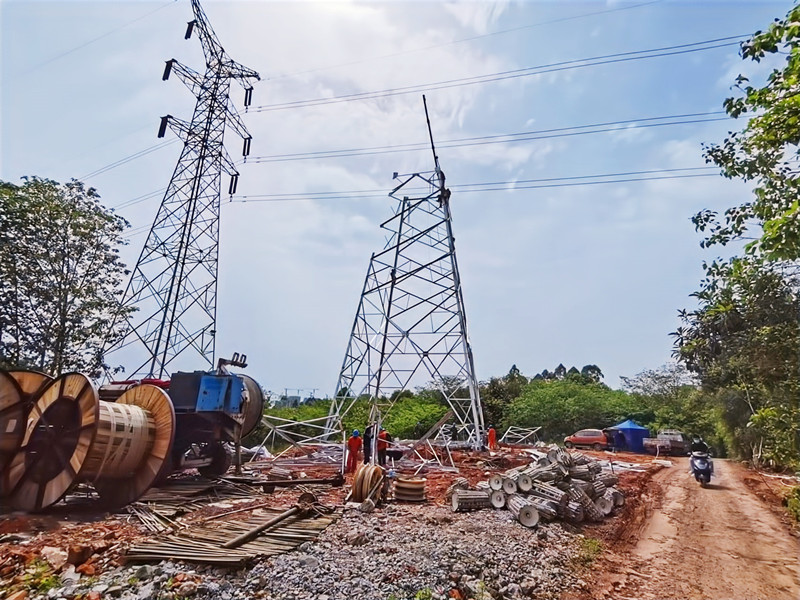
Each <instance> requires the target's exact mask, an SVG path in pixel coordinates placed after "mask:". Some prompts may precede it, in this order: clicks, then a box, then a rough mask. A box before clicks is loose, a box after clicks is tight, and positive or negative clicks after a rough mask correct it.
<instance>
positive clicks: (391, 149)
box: [247, 111, 728, 164]
mask: <svg viewBox="0 0 800 600" xmlns="http://www.w3.org/2000/svg"><path fill="white" fill-rule="evenodd" d="M725 114H726V113H725V111H712V112H702V113H687V114H683V115H667V116H663V117H647V118H643V119H627V120H622V121H607V122H605V123H594V124H590V125H575V126H572V127H558V128H552V129H541V130H538V131H523V132H518V133H504V134H496V135H484V136H477V137H468V138H457V139H453V140H444V141H442V142H440V143H439V144H438V145H439V146H440V147H441V148H462V147H467V146H483V145H487V144H508V143H516V142H524V141H531V140H544V139H551V138H559V137H572V136H576V135H588V134H592V133H608V132H614V131H630V130H634V129H646V128H652V127H665V126H668V125H689V124H696V123H711V122H715V121H727V120H728V117H727V116H725V117H714V116H713V115H725ZM703 116H709V117H712V118H707V119H706V118H703V119H694V118H691V117H703ZM668 119H672V121H667V120H668ZM676 119H683V120H676ZM652 121H667V122H663V123H653V122H652ZM633 124H636V125H637V126H636V127H631V128H628V127H620V125H633ZM423 150H424V151H428V150H429V148H428V146H427V144H426V143H422V142H420V143H409V144H394V145H390V146H372V147H367V148H347V149H342V150H319V151H314V152H295V153H291V154H271V155H267V156H256V157H252V158H249V159H248V161H247V162H250V163H256V164H260V163H270V162H290V161H295V160H312V159H321V158H344V157H352V156H367V155H377V154H392V153H398V152H412V151H423Z"/></svg>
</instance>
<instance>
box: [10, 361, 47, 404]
mask: <svg viewBox="0 0 800 600" xmlns="http://www.w3.org/2000/svg"><path fill="white" fill-rule="evenodd" d="M6 373H8V374H9V375H10V376H11V377H13V378H14V381H16V382H17V385H18V386H19V389H20V391H21V392H22V401H23V402H24V403H25V404H28V405H29V404H32V403H33V400H34V398H36V396H37V395H38V394H39V392H40V391H42V389H44V387H45V386H46V385H47V384H48V383H50V382H51V381H53V378H52V377H50V375H46V374H45V373H41V372H39V371H29V370H14V371H6Z"/></svg>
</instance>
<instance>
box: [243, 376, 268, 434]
mask: <svg viewBox="0 0 800 600" xmlns="http://www.w3.org/2000/svg"><path fill="white" fill-rule="evenodd" d="M237 377H241V378H242V381H243V382H244V387H245V389H246V390H247V401H246V402H245V404H244V406H243V407H242V413H243V414H244V421H243V422H242V437H245V436H247V435H250V434H251V433H252V432H253V430H254V429H255V428H256V426H257V425H258V424H259V423H261V418H262V417H263V416H264V392H263V391H261V386H260V385H258V382H257V381H256V380H255V379H253V378H252V377H249V376H247V375H237Z"/></svg>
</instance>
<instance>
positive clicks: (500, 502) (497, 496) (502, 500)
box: [489, 490, 506, 508]
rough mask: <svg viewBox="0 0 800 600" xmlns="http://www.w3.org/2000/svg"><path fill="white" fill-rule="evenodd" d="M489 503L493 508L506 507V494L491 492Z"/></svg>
mask: <svg viewBox="0 0 800 600" xmlns="http://www.w3.org/2000/svg"><path fill="white" fill-rule="evenodd" d="M489 502H491V503H492V506H493V507H495V508H504V507H505V505H506V493H505V492H504V491H503V490H492V493H491V494H489Z"/></svg>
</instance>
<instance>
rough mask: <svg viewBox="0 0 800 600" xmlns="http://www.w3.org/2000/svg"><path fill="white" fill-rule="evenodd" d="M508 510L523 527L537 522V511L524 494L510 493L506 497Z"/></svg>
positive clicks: (535, 524)
mask: <svg viewBox="0 0 800 600" xmlns="http://www.w3.org/2000/svg"><path fill="white" fill-rule="evenodd" d="M507 503H508V510H509V511H510V512H511V514H512V515H514V517H515V518H516V519H517V521H519V522H520V523H521V524H522V525H524V526H525V527H536V526H537V525H538V524H539V511H538V510H536V507H534V506H533V505H532V504H531V503H530V502H528V501H527V499H526V498H525V497H524V496H520V495H519V494H511V495H510V496H509V497H508V502H507Z"/></svg>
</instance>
